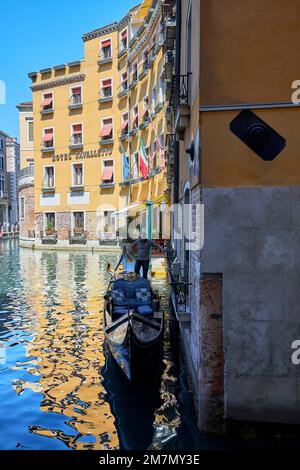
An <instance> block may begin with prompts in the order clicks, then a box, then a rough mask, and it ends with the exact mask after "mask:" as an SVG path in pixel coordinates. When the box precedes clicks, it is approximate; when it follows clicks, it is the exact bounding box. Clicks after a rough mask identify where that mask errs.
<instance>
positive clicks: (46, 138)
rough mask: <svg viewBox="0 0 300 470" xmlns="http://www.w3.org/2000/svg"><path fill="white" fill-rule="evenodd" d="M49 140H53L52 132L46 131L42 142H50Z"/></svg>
mask: <svg viewBox="0 0 300 470" xmlns="http://www.w3.org/2000/svg"><path fill="white" fill-rule="evenodd" d="M51 140H53V130H51V131H46V132H45V135H44V142H50V141H51Z"/></svg>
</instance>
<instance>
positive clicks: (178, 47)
mask: <svg viewBox="0 0 300 470" xmlns="http://www.w3.org/2000/svg"><path fill="white" fill-rule="evenodd" d="M180 55H181V0H176V49H175V76H176V77H179V76H180V62H181V61H180ZM178 201H179V141H177V140H176V135H175V136H174V186H173V203H174V204H178Z"/></svg>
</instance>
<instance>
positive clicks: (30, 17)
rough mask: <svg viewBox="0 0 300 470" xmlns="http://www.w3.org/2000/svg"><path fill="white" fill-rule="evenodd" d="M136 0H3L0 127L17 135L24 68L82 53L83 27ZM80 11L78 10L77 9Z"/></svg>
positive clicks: (26, 83)
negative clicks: (2, 88)
mask: <svg viewBox="0 0 300 470" xmlns="http://www.w3.org/2000/svg"><path fill="white" fill-rule="evenodd" d="M138 3H140V2H139V0H84V1H82V0H72V1H71V0H51V2H43V1H41V0H31V1H30V2H24V1H22V0H10V1H8V0H5V1H2V2H1V27H0V51H1V52H0V80H2V81H4V82H5V85H6V104H0V129H1V130H3V131H4V132H6V133H8V134H9V135H11V136H12V137H19V122H18V119H19V117H18V110H17V109H16V104H18V103H19V102H22V101H30V100H31V90H30V84H31V81H30V80H29V78H28V77H27V74H28V72H32V71H35V70H40V69H43V68H46V67H49V66H52V65H58V64H61V63H65V62H71V61H73V60H78V59H82V58H83V42H82V39H81V36H82V34H83V33H86V32H88V31H92V30H93V29H96V28H99V27H101V26H104V25H105V24H107V23H111V22H113V21H118V20H119V19H121V18H122V17H123V16H124V15H125V14H126V13H127V11H128V10H129V9H130V8H132V7H133V6H135V5H137V4H138ZM77 12H78V14H77Z"/></svg>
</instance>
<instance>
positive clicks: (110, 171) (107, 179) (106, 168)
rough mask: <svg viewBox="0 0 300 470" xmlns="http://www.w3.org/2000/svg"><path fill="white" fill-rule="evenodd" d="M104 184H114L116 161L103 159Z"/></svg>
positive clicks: (102, 176) (102, 178)
mask: <svg viewBox="0 0 300 470" xmlns="http://www.w3.org/2000/svg"><path fill="white" fill-rule="evenodd" d="M101 181H102V184H104V185H105V184H113V183H114V161H113V160H103V162H102V175H101Z"/></svg>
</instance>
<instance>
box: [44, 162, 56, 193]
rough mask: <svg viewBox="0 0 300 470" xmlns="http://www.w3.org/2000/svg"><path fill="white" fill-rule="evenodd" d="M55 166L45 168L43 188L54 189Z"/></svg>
mask: <svg viewBox="0 0 300 470" xmlns="http://www.w3.org/2000/svg"><path fill="white" fill-rule="evenodd" d="M54 186H55V184H54V166H45V167H44V179H43V188H48V189H50V188H54Z"/></svg>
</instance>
